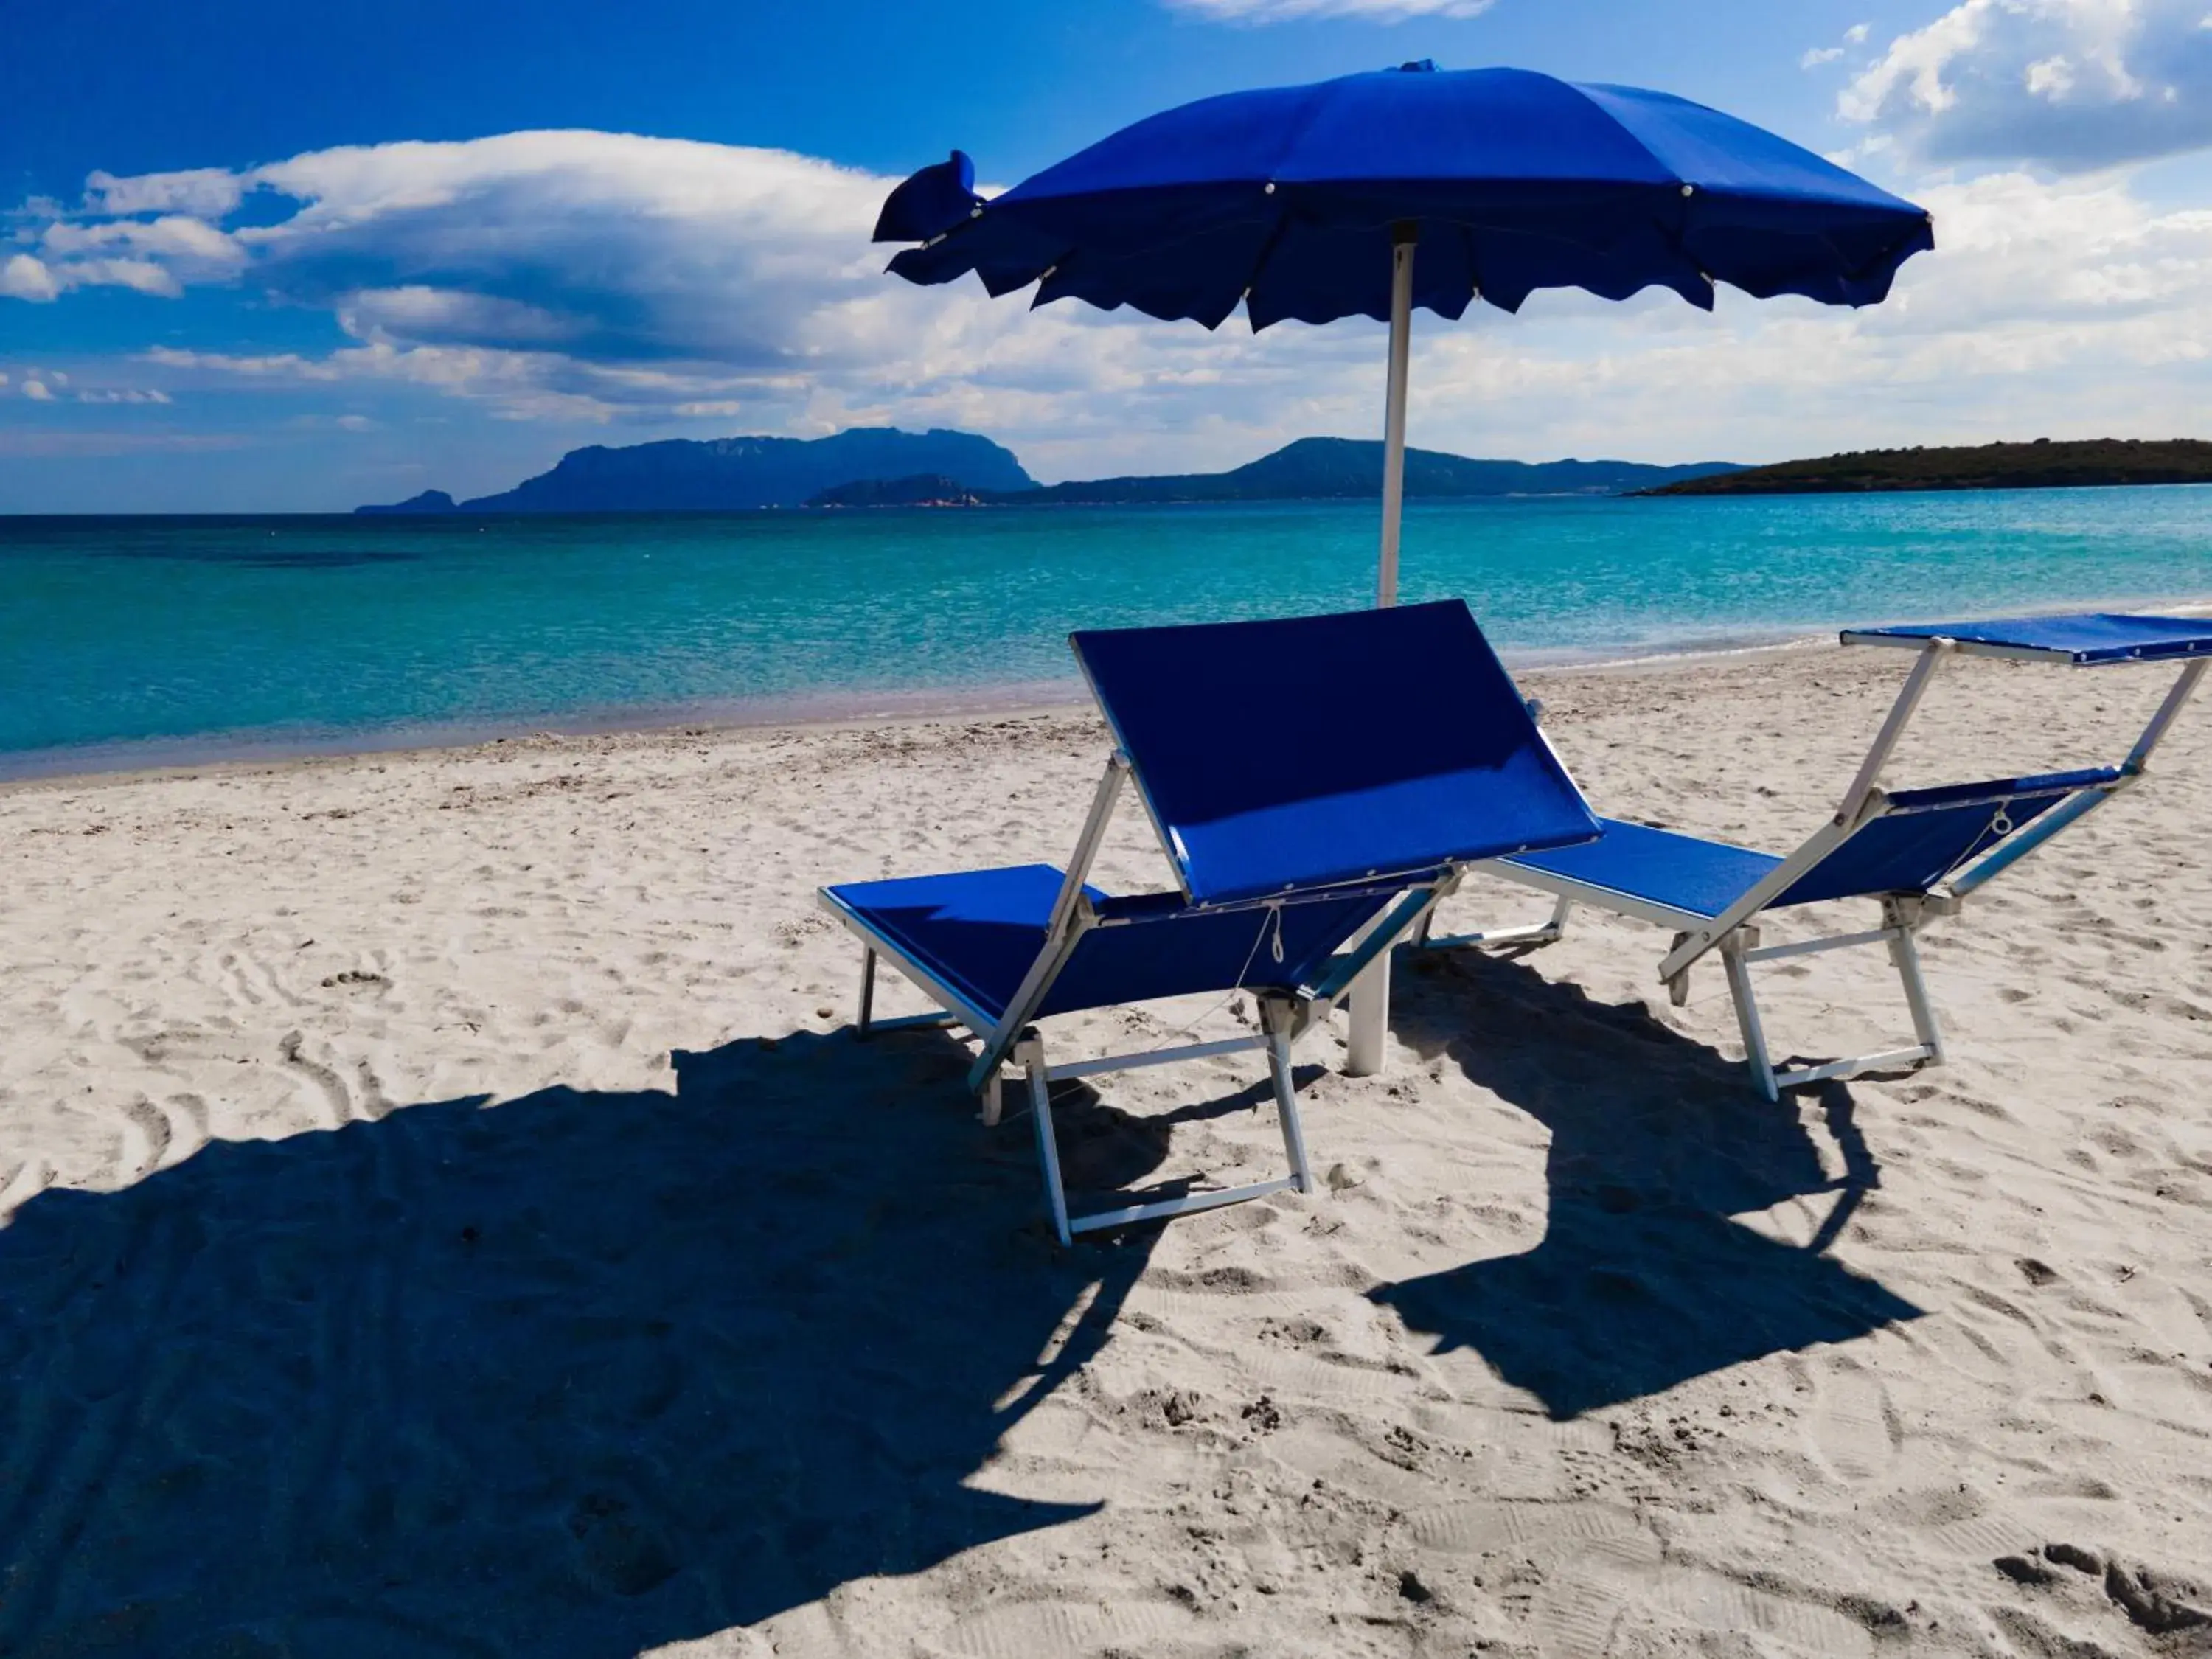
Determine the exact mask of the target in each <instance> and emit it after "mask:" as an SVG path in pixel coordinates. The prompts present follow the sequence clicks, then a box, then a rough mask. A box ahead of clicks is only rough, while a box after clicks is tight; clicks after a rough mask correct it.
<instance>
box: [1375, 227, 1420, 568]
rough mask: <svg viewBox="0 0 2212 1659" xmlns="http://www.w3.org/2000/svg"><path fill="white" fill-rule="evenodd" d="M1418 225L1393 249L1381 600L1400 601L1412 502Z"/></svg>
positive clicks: (1405, 232)
mask: <svg viewBox="0 0 2212 1659" xmlns="http://www.w3.org/2000/svg"><path fill="white" fill-rule="evenodd" d="M1412 231H1413V227H1412V226H1411V225H1401V226H1399V227H1398V238H1399V240H1395V241H1394V242H1393V243H1392V245H1391V248H1390V386H1389V392H1388V394H1387V398H1388V401H1387V403H1386V404H1385V405H1384V411H1383V557H1382V562H1381V566H1380V568H1379V569H1378V570H1377V572H1376V582H1375V603H1376V605H1395V604H1397V603H1398V520H1399V519H1400V517H1401V515H1402V513H1403V512H1404V508H1405V503H1406V370H1407V362H1408V359H1409V358H1410V356H1411V355H1412V350H1413V238H1412V234H1411V233H1412Z"/></svg>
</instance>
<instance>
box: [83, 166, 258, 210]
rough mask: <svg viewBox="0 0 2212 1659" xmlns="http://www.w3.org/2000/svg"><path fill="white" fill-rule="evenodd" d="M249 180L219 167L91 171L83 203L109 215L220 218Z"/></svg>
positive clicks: (241, 194) (233, 204)
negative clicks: (120, 174) (124, 173)
mask: <svg viewBox="0 0 2212 1659" xmlns="http://www.w3.org/2000/svg"><path fill="white" fill-rule="evenodd" d="M249 182H250V181H249V180H248V179H246V177H244V176H241V175H240V174H238V173H231V172H228V171H226V170H225V169H223V168H222V167H196V168H194V169H192V170H191V171H190V172H188V173H140V174H138V175H137V177H135V178H130V179H118V178H117V177H115V175H114V174H112V173H94V174H92V175H91V177H89V178H88V179H86V180H85V181H84V199H85V206H86V208H87V209H88V210H89V211H91V212H94V213H96V214H102V215H109V216H119V215H130V214H139V213H181V214H189V215H191V216H193V217H195V218H199V219H220V218H222V216H224V215H226V214H228V213H229V212H230V211H231V210H233V209H234V208H235V207H237V205H238V204H239V202H240V199H241V198H242V197H244V195H245V193H246V190H247V188H248V186H249Z"/></svg>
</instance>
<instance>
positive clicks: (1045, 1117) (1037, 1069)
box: [1014, 1037, 1075, 1244]
mask: <svg viewBox="0 0 2212 1659" xmlns="http://www.w3.org/2000/svg"><path fill="white" fill-rule="evenodd" d="M1014 1056H1015V1059H1016V1060H1018V1061H1019V1062H1020V1064H1021V1066H1022V1068H1023V1069H1024V1071H1025V1072H1027V1073H1029V1079H1030V1116H1031V1117H1033V1118H1035V1119H1036V1143H1037V1161H1038V1162H1039V1163H1040V1164H1043V1166H1044V1198H1045V1203H1046V1205H1047V1206H1048V1208H1049V1209H1050V1210H1051V1212H1052V1231H1053V1232H1054V1235H1055V1236H1056V1237H1058V1238H1059V1240H1060V1243H1063V1244H1072V1243H1074V1242H1075V1236H1074V1235H1073V1233H1071V1232H1070V1231H1068V1228H1067V1191H1066V1188H1064V1187H1062V1186H1061V1185H1060V1141H1059V1138H1058V1137H1057V1136H1055V1135H1054V1133H1053V1131H1052V1083H1051V1080H1050V1079H1049V1078H1048V1077H1047V1076H1046V1073H1045V1063H1044V1044H1043V1043H1042V1042H1038V1041H1037V1040H1036V1038H1034V1037H1032V1038H1030V1040H1029V1041H1028V1042H1024V1043H1023V1044H1022V1045H1021V1046H1020V1047H1019V1048H1017V1049H1015V1051H1014Z"/></svg>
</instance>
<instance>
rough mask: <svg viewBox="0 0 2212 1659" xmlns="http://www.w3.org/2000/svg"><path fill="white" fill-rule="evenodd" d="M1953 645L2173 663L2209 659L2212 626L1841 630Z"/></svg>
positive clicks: (2126, 623) (2084, 663)
mask: <svg viewBox="0 0 2212 1659" xmlns="http://www.w3.org/2000/svg"><path fill="white" fill-rule="evenodd" d="M1936 638H1942V639H1947V640H1956V641H1959V642H1960V644H1962V645H1986V646H1995V647H2002V648H2005V649H2009V650H2015V651H2037V652H2043V653H2047V654H2049V655H2051V656H2052V657H2055V658H2063V659H2067V660H2069V661H2071V662H2072V663H2074V664H2075V665H2076V666H2078V667H2083V668H2088V667H2093V666H2095V665H2099V664H2101V663H2117V662H2174V661H2179V660H2180V659H2184V658H2187V657H2212V620H2208V619H2205V618H2203V617H2129V616H2120V615H2116V614H2113V613H2111V612H2101V611H2083V612H2081V613H2079V614H2077V615H2074V616H2066V617H1996V618H1994V619H1992V620H1990V621H1986V622H1960V623H1907V624H1904V625H1900V626H1899V627H1895V628H1854V629H1846V630H1845V632H1844V635H1843V639H1844V644H1846V645H1852V644H1861V643H1865V642H1868V641H1875V640H1928V639H1936Z"/></svg>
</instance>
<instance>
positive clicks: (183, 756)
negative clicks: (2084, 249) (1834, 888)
mask: <svg viewBox="0 0 2212 1659" xmlns="http://www.w3.org/2000/svg"><path fill="white" fill-rule="evenodd" d="M2114 603H2117V602H2112V601H2104V602H2084V603H2083V604H2081V605H2077V606H2075V607H2073V608H2074V609H2077V610H2082V611H2095V610H2103V609H2109V608H2112V605H2113V604H2114ZM2136 603H2137V604H2142V603H2145V602H2142V601H2136ZM2156 606H2157V610H2158V611H2160V612H2161V613H2164V614H2171V615H2175V616H2192V615H2202V614H2212V598H2206V597H2198V598H2191V599H2182V600H2164V601H2158V602H2156ZM1834 636H1835V630H1833V629H1817V630H1808V629H1803V628H1782V627H1778V628H1775V629H1771V630H1770V629H1762V630H1759V632H1756V633H1750V634H1739V635H1728V634H1722V635H1715V636H1712V637H1710V638H1692V639H1687V640H1683V641H1676V642H1673V643H1667V644H1652V645H1649V646H1644V647H1634V646H1632V647H1576V646H1563V647H1542V646H1539V647H1528V648H1526V649H1520V650H1502V651H1500V652H1499V653H1498V655H1499V657H1500V659H1502V660H1503V661H1504V664H1505V665H1506V667H1507V668H1508V669H1510V671H1512V672H1513V673H1515V674H1516V675H1517V676H1527V677H1536V678H1541V677H1543V676H1546V675H1550V674H1557V673H1569V672H1572V673H1602V674H1645V673H1665V672H1669V671H1678V670H1682V669H1688V668H1693V667H1696V666H1698V665H1701V664H1709V663H1710V664H1720V663H1729V662H1746V663H1747V662H1751V661H1753V660H1755V659H1759V658H1762V657H1767V656H1772V655H1795V654H1796V653H1802V652H1805V651H1808V650H1812V649H1814V648H1816V647H1820V646H1823V645H1827V644H1830V643H1832V641H1833V640H1834ZM1090 707H1091V704H1090V702H1089V701H1088V699H1087V698H1085V696H1084V695H1083V693H1082V684H1081V682H1080V681H1079V680H1077V679H1075V678H1068V679H1066V680H1042V681H1038V680H1032V681H1018V682H1014V683H1012V684H1004V685H972V686H945V687H930V688H908V689H897V688H889V687H885V688H878V689H874V690H842V691H839V690H823V691H813V692H806V693H800V694H795V695H787V696H770V697H760V698H715V699H706V700H702V701H700V702H692V703H675V704H647V705H641V706H629V707H616V708H597V709H582V710H578V711H575V712H573V713H570V714H562V715H557V716H545V715H538V716H524V717H517V718H515V719H513V720H496V719H488V720H454V721H436V722H428V723H420V724H412V725H406V726H383V727H365V728H362V729H360V730H356V731H332V732H307V733H287V732H274V733H270V734H267V735H260V734H256V733H254V732H208V733H203V734H199V735H196V736H186V737H177V738H121V739H115V740H112V741H106V742H100V743H94V744H82V745H64V746H62V747H58V748H47V749H34V750H16V751H13V752H0V797H3V796H6V795H10V794H15V793H20V792H21V791H24V790H26V789H33V788H40V787H57V786H68V785H71V784H79V783H89V782H94V781H101V782H109V781H122V780H126V779H135V778H143V777H161V776H172V775H179V774H185V775H197V774H200V773H205V772H210V771H216V770H222V771H240V770H242V771H267V770H275V769H285V768H290V767H296V766H302V765H307V764H311V763H331V762H339V761H347V760H357V759H366V758H371V757H398V756H407V755H420V754H432V753H459V752H465V751H467V750H477V749H483V748H488V747H490V746H492V745H495V744H507V743H517V742H528V741H533V740H545V739H551V740H555V741H581V740H585V739H589V738H653V737H665V736H668V735H670V734H671V733H678V732H687V733H691V734H694V735H698V736H713V735H721V734H725V733H735V732H803V731H837V730H847V729H854V728H878V727H891V726H903V725H911V724H917V723H930V722H942V721H961V720H975V719H981V718H987V717H992V716H999V717H1008V718H1018V717H1025V716H1030V715H1040V714H1070V713H1082V712H1085V711H1087V710H1088V709H1089V708H1090Z"/></svg>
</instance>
